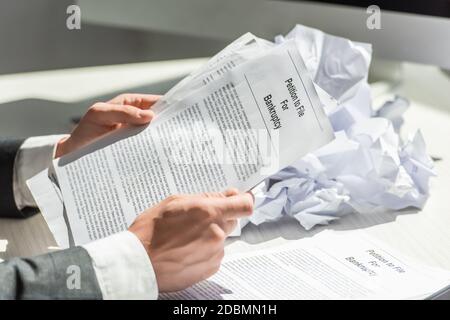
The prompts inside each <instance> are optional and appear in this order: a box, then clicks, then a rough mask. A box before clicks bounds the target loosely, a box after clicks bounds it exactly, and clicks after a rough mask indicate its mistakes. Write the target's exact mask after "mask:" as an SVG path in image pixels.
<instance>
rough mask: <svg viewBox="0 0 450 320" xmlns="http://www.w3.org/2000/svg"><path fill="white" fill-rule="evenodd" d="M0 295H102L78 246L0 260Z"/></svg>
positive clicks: (74, 297) (88, 257)
mask: <svg viewBox="0 0 450 320" xmlns="http://www.w3.org/2000/svg"><path fill="white" fill-rule="evenodd" d="M1 299H102V293H101V290H100V287H99V285H98V281H97V277H96V275H95V271H94V268H93V266H92V261H91V258H90V256H89V254H88V253H87V251H86V250H85V249H84V248H82V247H74V248H71V249H66V250H62V251H58V252H53V253H48V254H44V255H41V256H37V257H34V258H14V259H11V260H7V261H5V262H3V263H0V300H1Z"/></svg>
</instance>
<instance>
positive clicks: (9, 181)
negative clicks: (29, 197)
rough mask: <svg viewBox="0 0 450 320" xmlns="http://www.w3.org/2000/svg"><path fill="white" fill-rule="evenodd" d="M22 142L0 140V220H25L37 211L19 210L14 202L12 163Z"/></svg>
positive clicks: (20, 140)
mask: <svg viewBox="0 0 450 320" xmlns="http://www.w3.org/2000/svg"><path fill="white" fill-rule="evenodd" d="M23 141H24V139H15V140H11V139H8V140H4V139H0V218H1V217H9V218H26V217H28V216H31V215H33V214H34V213H36V212H37V211H38V210H37V209H36V208H31V207H26V208H23V209H22V210H19V209H17V206H16V202H15V200H14V189H13V173H14V161H15V159H16V154H17V152H18V151H19V148H20V146H21V145H22V143H23Z"/></svg>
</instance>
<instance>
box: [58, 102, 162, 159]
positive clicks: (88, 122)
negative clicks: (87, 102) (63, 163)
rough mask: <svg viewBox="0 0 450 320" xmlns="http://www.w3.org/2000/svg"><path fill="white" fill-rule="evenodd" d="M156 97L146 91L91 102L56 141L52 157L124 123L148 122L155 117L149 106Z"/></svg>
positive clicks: (77, 146)
mask: <svg viewBox="0 0 450 320" xmlns="http://www.w3.org/2000/svg"><path fill="white" fill-rule="evenodd" d="M159 98H160V96H158V95H149V94H121V95H120V96H117V97H115V98H114V99H112V100H110V101H108V102H98V103H96V104H94V105H93V106H91V107H90V108H89V110H88V111H87V112H86V114H85V115H84V116H83V118H82V119H81V121H80V123H79V124H78V125H77V126H76V128H75V129H74V130H73V131H72V133H71V135H70V136H69V137H68V138H65V139H62V140H61V141H60V142H59V143H58V145H57V147H56V154H55V157H56V158H59V157H61V156H63V155H65V154H68V153H70V152H73V151H75V150H78V149H80V148H81V147H83V146H85V145H87V144H89V143H91V142H93V141H94V140H96V139H98V138H100V137H101V136H104V135H105V134H107V133H110V132H111V131H114V130H117V129H119V128H121V127H123V126H129V125H144V124H147V123H149V122H150V121H151V120H152V119H153V117H154V113H153V112H152V111H151V110H149V109H150V107H151V106H152V105H153V104H154V103H155V102H156V101H158V99H159Z"/></svg>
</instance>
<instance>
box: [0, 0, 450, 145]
mask: <svg viewBox="0 0 450 320" xmlns="http://www.w3.org/2000/svg"><path fill="white" fill-rule="evenodd" d="M374 4H375V5H377V6H378V8H380V10H381V27H380V28H375V29H373V28H369V27H368V24H367V20H368V18H369V17H370V16H371V15H372V14H373V11H368V7H369V6H371V5H374ZM71 5H77V6H79V8H80V13H81V29H80V30H77V29H75V30H70V29H69V28H68V27H67V20H68V18H70V16H71V13H68V12H67V9H68V8H69V6H71ZM449 18H450V0H430V1H426V2H424V1H413V0H411V1H365V0H349V1H345V0H341V1H336V0H334V1H333V0H330V1H326V0H325V1H324V0H317V1H300V0H291V1H276V0H275V1H266V0H239V1H238V0H227V1H219V0H188V1H187V0H129V1H122V0H33V1H29V0H0V43H1V45H0V136H8V137H10V136H11V137H27V136H32V135H43V134H50V133H62V132H69V131H70V129H71V128H72V126H73V124H74V121H76V119H77V118H78V117H79V116H81V115H82V114H83V113H84V111H85V110H86V108H88V107H89V106H90V105H91V104H92V103H94V102H96V101H102V100H106V99H109V98H111V97H113V96H114V95H116V94H118V93H121V92H125V91H127V92H146V93H156V94H164V93H165V92H166V91H167V90H168V89H169V88H170V87H172V86H173V85H174V84H175V83H176V82H177V81H179V80H180V79H182V78H183V77H184V76H185V75H186V74H188V73H189V72H191V71H192V70H194V69H195V68H197V67H198V66H200V65H201V64H202V63H203V62H204V61H205V58H206V57H210V56H212V55H213V54H215V53H216V52H218V51H219V50H221V49H222V48H223V47H224V46H226V44H228V43H229V42H231V41H232V40H234V39H235V38H236V37H238V36H240V35H241V34H243V33H245V32H248V31H249V32H253V33H255V34H256V35H257V36H260V37H264V38H266V39H268V40H273V38H274V36H275V35H277V34H285V33H286V32H288V31H289V30H290V29H292V28H293V27H294V26H295V24H296V23H302V24H305V25H307V26H311V27H316V28H319V29H321V30H323V31H325V32H328V33H331V34H334V35H339V36H343V37H347V38H350V39H352V40H357V41H363V42H369V43H372V44H373V49H374V60H373V63H372V69H371V82H372V83H376V82H378V81H379V80H382V81H385V82H386V83H387V84H388V87H389V88H391V87H392V86H391V85H392V84H394V85H398V84H399V83H406V85H404V86H403V87H402V88H401V90H400V91H399V92H400V93H402V94H404V95H406V96H408V98H412V99H415V100H419V101H421V102H423V103H424V104H427V105H430V106H433V107H434V108H437V109H440V110H443V111H444V112H448V111H449V110H450V106H449V101H450V90H448V85H449V84H450V81H449V80H448V70H449V69H450V59H449V58H448V57H450V41H449V39H450V19H449ZM410 78H414V83H413V84H411V85H410V84H409V82H408V81H405V79H408V80H409V79H410ZM436 83H439V85H433V84H436ZM417 88H420V90H417ZM418 91H420V92H418Z"/></svg>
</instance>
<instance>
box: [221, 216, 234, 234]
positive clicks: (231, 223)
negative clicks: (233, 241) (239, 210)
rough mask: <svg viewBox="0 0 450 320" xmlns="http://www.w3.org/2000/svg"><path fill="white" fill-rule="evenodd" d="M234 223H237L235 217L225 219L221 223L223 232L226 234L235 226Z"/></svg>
mask: <svg viewBox="0 0 450 320" xmlns="http://www.w3.org/2000/svg"><path fill="white" fill-rule="evenodd" d="M236 225H237V220H236V219H230V220H226V221H225V222H224V223H223V225H222V228H223V231H225V233H226V234H227V235H229V234H230V233H232V232H233V230H234V229H235V228H236Z"/></svg>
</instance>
